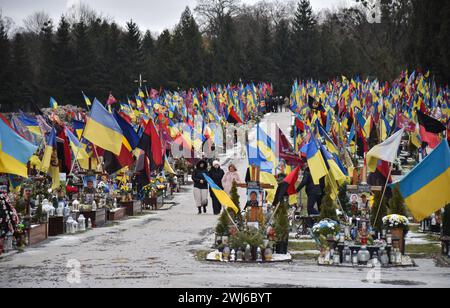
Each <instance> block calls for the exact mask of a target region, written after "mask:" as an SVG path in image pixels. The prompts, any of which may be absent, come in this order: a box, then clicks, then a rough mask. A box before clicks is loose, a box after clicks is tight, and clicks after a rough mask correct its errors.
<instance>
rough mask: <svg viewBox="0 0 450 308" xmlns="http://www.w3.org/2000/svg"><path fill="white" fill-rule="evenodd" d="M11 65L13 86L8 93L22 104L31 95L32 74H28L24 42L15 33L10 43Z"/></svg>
mask: <svg viewBox="0 0 450 308" xmlns="http://www.w3.org/2000/svg"><path fill="white" fill-rule="evenodd" d="M11 65H12V70H11V71H12V74H11V79H12V82H13V86H12V88H11V90H10V91H11V92H12V93H13V96H14V97H15V98H16V99H20V100H21V101H22V103H23V102H25V101H27V100H28V99H27V98H28V97H30V96H31V95H32V94H33V72H30V61H29V56H28V51H27V47H26V41H25V38H24V36H23V34H21V33H17V34H16V35H15V36H14V39H13V41H12V63H11ZM17 107H19V106H17ZM20 108H23V106H20Z"/></svg>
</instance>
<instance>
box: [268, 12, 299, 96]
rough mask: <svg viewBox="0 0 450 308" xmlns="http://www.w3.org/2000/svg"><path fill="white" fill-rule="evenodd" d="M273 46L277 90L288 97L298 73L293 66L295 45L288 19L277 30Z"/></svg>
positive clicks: (281, 22)
mask: <svg viewBox="0 0 450 308" xmlns="http://www.w3.org/2000/svg"><path fill="white" fill-rule="evenodd" d="M273 46H274V47H273V61H274V66H275V80H277V90H278V91H279V92H280V93H283V94H284V95H288V93H289V91H290V89H291V86H292V81H293V79H294V77H293V76H295V75H296V74H297V72H296V70H295V68H294V67H293V65H292V63H293V60H294V52H293V49H294V45H293V43H292V36H291V32H290V29H289V22H288V21H287V20H286V19H283V20H281V21H280V22H279V24H278V25H277V26H276V28H275V35H274V44H273Z"/></svg>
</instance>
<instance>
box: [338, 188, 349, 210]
mask: <svg viewBox="0 0 450 308" xmlns="http://www.w3.org/2000/svg"><path fill="white" fill-rule="evenodd" d="M347 192H348V189H347V183H345V184H344V185H342V186H341V187H339V195H338V198H339V201H340V203H341V205H342V207H343V208H344V211H345V212H346V213H347V214H350V213H351V211H352V205H351V204H350V198H349V197H348V194H347Z"/></svg>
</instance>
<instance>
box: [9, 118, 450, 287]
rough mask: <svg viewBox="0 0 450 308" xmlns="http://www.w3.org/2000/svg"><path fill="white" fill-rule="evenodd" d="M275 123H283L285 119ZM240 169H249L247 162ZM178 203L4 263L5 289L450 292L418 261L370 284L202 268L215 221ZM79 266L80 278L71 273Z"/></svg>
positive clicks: (268, 268) (447, 280)
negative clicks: (202, 253)
mask: <svg viewBox="0 0 450 308" xmlns="http://www.w3.org/2000/svg"><path fill="white" fill-rule="evenodd" d="M272 118H274V119H276V120H284V122H283V123H284V124H285V122H286V121H287V118H288V116H287V115H275V116H273V117H272ZM283 129H285V128H283ZM239 165H240V167H242V168H244V167H245V163H244V162H242V161H240V162H239ZM241 172H245V170H241ZM175 201H176V202H177V205H176V206H173V207H171V208H170V209H167V210H163V211H158V212H157V213H155V214H150V215H146V216H142V217H138V218H131V219H128V220H126V221H122V222H120V223H118V224H115V225H113V226H111V227H107V228H99V229H95V230H92V231H89V232H87V233H84V234H79V235H75V236H61V237H58V238H54V239H51V240H49V241H47V242H45V243H43V244H42V245H40V246H37V247H34V248H30V249H27V250H26V251H25V252H24V253H21V254H16V255H13V256H10V257H6V258H2V259H0V287H73V288H76V287H181V288H192V287H199V288H209V287H280V286H285V287H394V286H412V287H415V286H417V287H450V269H449V268H439V267H436V266H435V264H434V261H433V260H417V263H418V265H419V267H417V268H410V269H395V270H392V269H391V270H382V271H381V272H380V275H381V276H380V279H381V281H380V282H381V283H379V284H371V283H368V282H367V281H366V280H367V274H368V272H367V271H362V270H354V269H341V268H324V267H318V266H317V265H316V264H314V263H313V262H311V261H295V262H292V263H289V264H271V265H267V264H261V265H256V264H255V265H246V264H215V263H208V262H199V261H197V260H196V259H195V252H196V251H197V250H200V249H201V250H205V249H209V248H210V247H211V245H212V241H213V238H212V234H213V228H214V226H215V223H216V217H214V216H213V215H211V214H208V215H201V216H199V215H197V214H196V211H197V210H196V208H195V206H194V202H193V197H192V191H191V188H190V187H186V188H185V190H184V191H183V192H182V193H180V194H178V195H177V197H176V199H175ZM210 211H211V210H210ZM78 264H79V265H80V266H81V267H80V271H79V273H80V275H79V276H77V275H76V273H75V274H74V272H73V270H74V268H73V266H74V265H75V266H76V265H78ZM68 265H70V266H72V267H68ZM376 274H377V273H376ZM78 278H79V280H78ZM77 282H81V283H77Z"/></svg>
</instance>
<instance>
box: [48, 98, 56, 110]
mask: <svg viewBox="0 0 450 308" xmlns="http://www.w3.org/2000/svg"><path fill="white" fill-rule="evenodd" d="M50 108H52V109H54V110H56V109H58V103H57V102H56V100H55V99H54V98H53V97H50Z"/></svg>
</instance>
